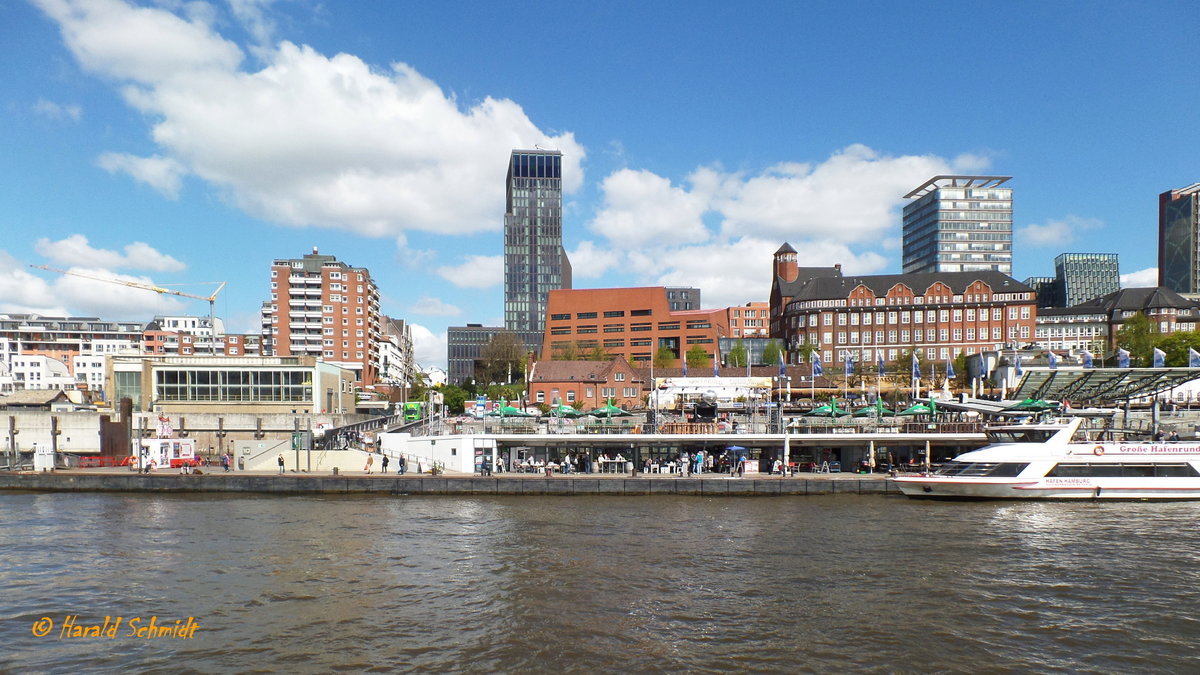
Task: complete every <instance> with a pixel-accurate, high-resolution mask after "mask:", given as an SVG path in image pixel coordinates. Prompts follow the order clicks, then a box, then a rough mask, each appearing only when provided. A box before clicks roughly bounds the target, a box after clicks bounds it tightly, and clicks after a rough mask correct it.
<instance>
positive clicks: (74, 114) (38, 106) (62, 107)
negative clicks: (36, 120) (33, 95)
mask: <svg viewBox="0 0 1200 675" xmlns="http://www.w3.org/2000/svg"><path fill="white" fill-rule="evenodd" d="M33 111H34V112H36V113H37V114H39V115H41V116H43V117H46V118H47V119H52V120H59V121H61V120H69V121H71V122H78V121H79V120H81V119H83V108H81V107H79V106H78V105H75V104H70V103H68V104H59V103H55V102H54V101H47V100H46V99H44V98H39V99H38V100H37V102H36V103H34V104H33Z"/></svg>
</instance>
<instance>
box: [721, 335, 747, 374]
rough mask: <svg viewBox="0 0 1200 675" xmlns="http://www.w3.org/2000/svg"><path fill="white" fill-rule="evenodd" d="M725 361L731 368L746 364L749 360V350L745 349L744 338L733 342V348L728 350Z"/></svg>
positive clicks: (743, 366)
mask: <svg viewBox="0 0 1200 675" xmlns="http://www.w3.org/2000/svg"><path fill="white" fill-rule="evenodd" d="M726 362H727V363H728V364H729V365H730V367H732V368H745V367H746V364H747V363H749V362H750V352H748V351H747V350H746V342H745V341H744V340H738V341H737V342H736V343H734V345H733V349H730V350H729V357H728V358H727V359H726Z"/></svg>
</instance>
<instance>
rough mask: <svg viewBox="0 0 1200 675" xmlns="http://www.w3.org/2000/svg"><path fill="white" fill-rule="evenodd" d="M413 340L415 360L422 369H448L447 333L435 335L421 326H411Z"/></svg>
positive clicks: (414, 324) (415, 324)
mask: <svg viewBox="0 0 1200 675" xmlns="http://www.w3.org/2000/svg"><path fill="white" fill-rule="evenodd" d="M409 329H410V331H411V333H412V340H413V358H414V359H416V361H417V363H418V364H419V365H420V366H421V367H422V368H428V367H429V366H438V367H439V368H445V367H446V333H445V332H444V331H443V332H441V333H434V332H433V331H431V330H429V329H428V328H426V327H425V326H422V325H421V324H417V323H413V324H409Z"/></svg>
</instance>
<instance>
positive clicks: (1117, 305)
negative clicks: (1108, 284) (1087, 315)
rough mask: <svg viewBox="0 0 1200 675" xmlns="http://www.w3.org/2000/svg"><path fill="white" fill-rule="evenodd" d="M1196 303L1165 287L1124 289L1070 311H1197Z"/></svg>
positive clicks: (1077, 306) (1079, 305) (1084, 303)
mask: <svg viewBox="0 0 1200 675" xmlns="http://www.w3.org/2000/svg"><path fill="white" fill-rule="evenodd" d="M1197 307H1198V306H1197V304H1196V303H1195V302H1192V301H1191V300H1188V299H1187V298H1185V297H1183V296H1182V295H1180V294H1178V293H1176V292H1175V291H1173V290H1171V289H1169V288H1165V287H1163V286H1149V287H1146V288H1122V289H1121V290H1119V291H1113V292H1112V293H1109V294H1108V295H1102V296H1100V297H1098V298H1093V299H1092V300H1088V301H1087V302H1083V303H1080V304H1078V305H1075V306H1074V307H1069V308H1068V309H1075V310H1078V309H1081V308H1082V309H1092V308H1094V309H1095V310H1096V311H1101V312H1105V313H1111V312H1114V311H1121V312H1142V311H1146V310H1149V309H1162V308H1174V309H1196V308H1197Z"/></svg>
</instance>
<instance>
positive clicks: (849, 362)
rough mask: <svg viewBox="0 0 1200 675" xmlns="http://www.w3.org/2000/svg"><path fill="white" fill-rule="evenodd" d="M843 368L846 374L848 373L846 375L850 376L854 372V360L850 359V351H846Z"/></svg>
mask: <svg viewBox="0 0 1200 675" xmlns="http://www.w3.org/2000/svg"><path fill="white" fill-rule="evenodd" d="M842 370H843V372H844V374H845V375H846V377H850V376H851V375H853V374H854V361H852V360H851V359H850V352H846V363H845V365H844V366H843V368H842Z"/></svg>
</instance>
